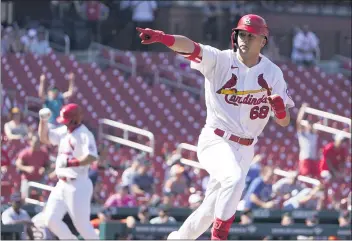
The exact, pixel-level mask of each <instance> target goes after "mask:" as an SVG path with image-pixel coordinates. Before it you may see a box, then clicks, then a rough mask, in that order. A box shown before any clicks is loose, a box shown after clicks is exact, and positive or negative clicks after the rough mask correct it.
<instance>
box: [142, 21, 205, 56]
mask: <svg viewBox="0 0 352 241" xmlns="http://www.w3.org/2000/svg"><path fill="white" fill-rule="evenodd" d="M136 29H137V31H139V32H140V33H141V34H140V35H139V37H140V38H141V39H142V44H152V43H162V44H164V45H165V46H167V47H169V48H170V49H172V50H173V51H175V52H177V53H179V54H181V55H184V56H185V57H186V58H188V59H189V60H192V61H195V62H200V59H201V58H202V56H203V50H202V48H201V47H200V46H199V44H198V43H196V42H193V41H192V40H190V39H189V38H187V37H185V36H181V35H171V34H165V33H164V32H163V31H159V30H153V29H150V28H146V29H142V28H138V27H137V28H136Z"/></svg>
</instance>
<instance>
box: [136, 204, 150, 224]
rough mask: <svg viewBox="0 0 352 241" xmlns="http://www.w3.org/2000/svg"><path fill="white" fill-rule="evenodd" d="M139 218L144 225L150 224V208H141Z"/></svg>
mask: <svg viewBox="0 0 352 241" xmlns="http://www.w3.org/2000/svg"><path fill="white" fill-rule="evenodd" d="M137 217H138V219H139V223H142V224H147V223H150V213H149V208H148V207H147V206H140V207H139V210H138V214H137Z"/></svg>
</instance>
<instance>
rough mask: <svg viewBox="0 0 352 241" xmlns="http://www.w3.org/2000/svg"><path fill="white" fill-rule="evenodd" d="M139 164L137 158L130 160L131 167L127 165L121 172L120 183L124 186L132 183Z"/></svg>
mask: <svg viewBox="0 0 352 241" xmlns="http://www.w3.org/2000/svg"><path fill="white" fill-rule="evenodd" d="M139 166H140V161H139V160H134V161H133V162H132V165H131V167H128V168H127V169H126V170H125V171H124V172H123V173H122V178H121V179H122V180H121V182H122V185H124V186H130V187H131V185H132V183H133V177H134V176H135V175H137V170H138V168H139Z"/></svg>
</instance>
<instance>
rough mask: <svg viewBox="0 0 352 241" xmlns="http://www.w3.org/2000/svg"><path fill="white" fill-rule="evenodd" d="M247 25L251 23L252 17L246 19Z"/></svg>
mask: <svg viewBox="0 0 352 241" xmlns="http://www.w3.org/2000/svg"><path fill="white" fill-rule="evenodd" d="M244 24H245V25H251V19H250V18H249V17H248V18H246V19H245V20H244Z"/></svg>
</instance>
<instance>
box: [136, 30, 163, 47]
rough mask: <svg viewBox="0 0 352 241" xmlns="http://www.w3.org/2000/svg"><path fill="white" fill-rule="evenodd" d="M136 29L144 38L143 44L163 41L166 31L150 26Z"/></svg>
mask: <svg viewBox="0 0 352 241" xmlns="http://www.w3.org/2000/svg"><path fill="white" fill-rule="evenodd" d="M136 30H137V31H138V32H140V34H139V37H140V38H141V39H142V42H141V43H142V44H152V43H159V42H162V38H163V35H165V33H164V32H163V31H159V30H153V29H150V28H145V29H143V28H139V27H136Z"/></svg>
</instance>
